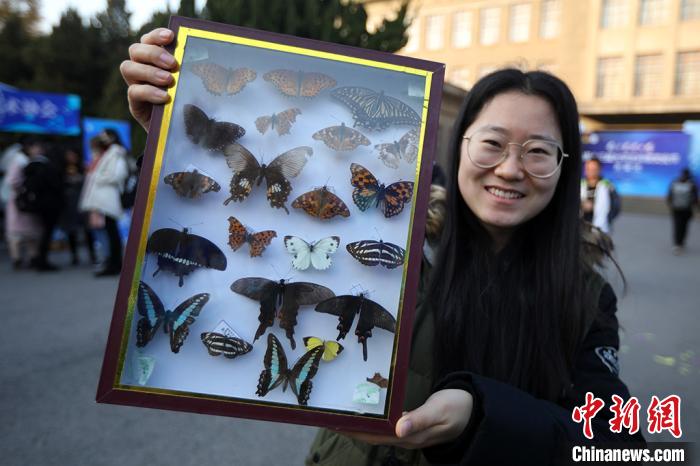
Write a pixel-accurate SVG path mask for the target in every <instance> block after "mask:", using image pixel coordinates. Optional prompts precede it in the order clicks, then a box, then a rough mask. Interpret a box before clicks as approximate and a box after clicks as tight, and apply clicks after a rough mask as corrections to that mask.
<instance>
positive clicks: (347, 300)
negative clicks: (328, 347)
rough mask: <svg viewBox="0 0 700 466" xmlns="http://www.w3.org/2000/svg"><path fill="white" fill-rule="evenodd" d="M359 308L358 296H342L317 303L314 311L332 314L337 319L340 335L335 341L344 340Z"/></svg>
mask: <svg viewBox="0 0 700 466" xmlns="http://www.w3.org/2000/svg"><path fill="white" fill-rule="evenodd" d="M359 306H360V298H359V297H358V296H352V295H343V296H336V297H333V298H329V299H326V300H325V301H322V302H320V303H318V304H317V305H316V307H315V308H314V309H315V310H316V311H318V312H323V313H325V314H333V315H335V316H338V317H339V319H338V330H339V331H340V333H339V334H338V338H336V340H341V339H343V338H345V335H347V333H348V331H350V328H351V327H352V322H353V320H354V319H355V314H356V313H357V311H358V310H359Z"/></svg>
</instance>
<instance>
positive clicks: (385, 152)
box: [374, 142, 401, 168]
mask: <svg viewBox="0 0 700 466" xmlns="http://www.w3.org/2000/svg"><path fill="white" fill-rule="evenodd" d="M374 148H375V149H377V150H378V151H379V156H378V158H379V160H381V161H382V162H383V163H384V165H386V166H387V167H389V168H399V160H400V159H401V147H400V146H399V143H396V142H391V143H387V144H377V145H376V146H374Z"/></svg>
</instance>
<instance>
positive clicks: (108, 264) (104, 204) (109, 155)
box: [80, 129, 129, 277]
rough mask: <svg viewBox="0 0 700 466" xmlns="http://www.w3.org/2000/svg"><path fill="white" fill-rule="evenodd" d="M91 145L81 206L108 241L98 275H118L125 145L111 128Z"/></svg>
mask: <svg viewBox="0 0 700 466" xmlns="http://www.w3.org/2000/svg"><path fill="white" fill-rule="evenodd" d="M90 147H91V149H92V150H93V157H94V160H93V164H92V165H91V167H90V170H89V172H88V174H87V177H86V179H85V186H84V188H83V192H82V196H81V200H80V210H81V211H84V212H87V213H88V216H89V224H90V227H91V228H95V229H101V228H104V230H105V232H106V233H107V238H108V241H109V257H108V258H107V260H106V261H105V264H104V266H103V268H102V269H101V270H99V271H98V272H96V273H95V275H96V276H98V277H99V276H107V275H118V274H119V272H120V271H121V268H122V243H121V237H120V235H119V227H118V224H117V222H118V221H119V218H120V217H121V216H122V214H123V213H124V209H123V208H122V204H121V193H122V190H123V187H124V181H125V180H126V178H127V176H128V175H129V168H128V167H129V166H128V163H127V160H126V157H127V154H126V149H124V147H123V146H122V145H121V141H120V140H119V135H118V134H117V133H116V132H115V131H114V130H111V129H106V130H104V131H103V132H102V133H100V134H99V135H98V136H96V137H94V138H93V139H92V140H91V141H90Z"/></svg>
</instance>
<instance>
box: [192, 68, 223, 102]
mask: <svg viewBox="0 0 700 466" xmlns="http://www.w3.org/2000/svg"><path fill="white" fill-rule="evenodd" d="M192 72H193V73H194V74H196V75H197V76H199V77H200V79H201V80H202V84H203V85H204V88H205V89H206V90H207V91H208V92H210V93H212V94H214V95H222V94H223V93H224V92H225V90H226V83H227V80H228V70H227V69H226V68H224V67H223V66H219V65H217V64H216V63H211V62H199V63H195V64H193V65H192Z"/></svg>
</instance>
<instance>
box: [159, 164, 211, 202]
mask: <svg viewBox="0 0 700 466" xmlns="http://www.w3.org/2000/svg"><path fill="white" fill-rule="evenodd" d="M163 181H164V182H165V184H169V185H170V186H172V187H173V189H174V190H175V192H176V193H177V194H178V195H180V196H182V197H187V198H190V199H196V198H198V197H200V196H201V195H202V194H205V193H208V192H210V191H214V192H216V193H218V192H219V191H220V190H221V186H219V183H217V182H216V181H214V180H213V179H212V178H209V177H208V176H206V175H202V174H201V173H199V172H198V171H197V170H193V171H191V172H174V173H171V174H169V175H168V176H166V177H165V179H164V180H163Z"/></svg>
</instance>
